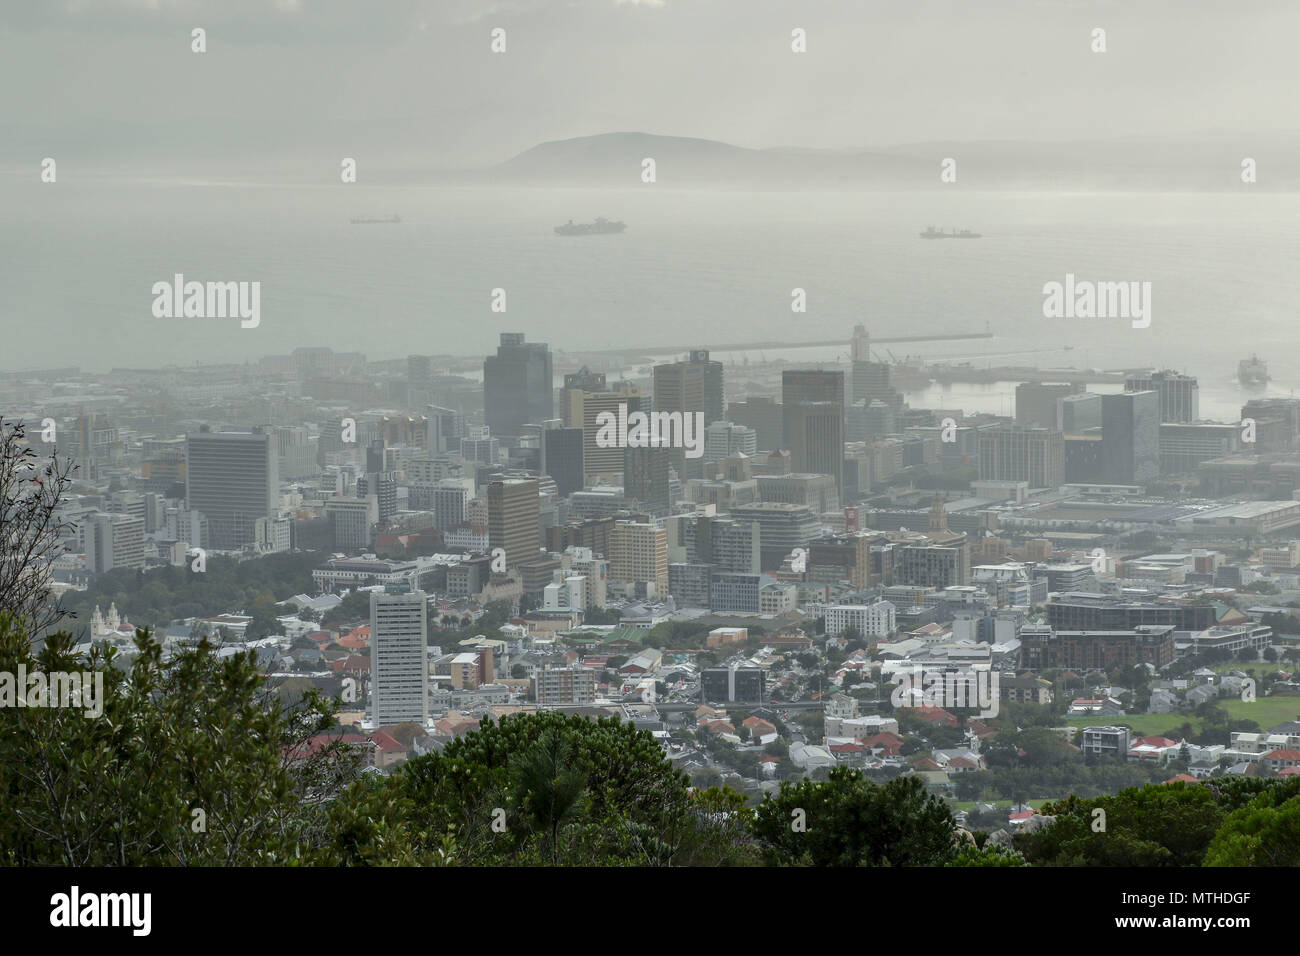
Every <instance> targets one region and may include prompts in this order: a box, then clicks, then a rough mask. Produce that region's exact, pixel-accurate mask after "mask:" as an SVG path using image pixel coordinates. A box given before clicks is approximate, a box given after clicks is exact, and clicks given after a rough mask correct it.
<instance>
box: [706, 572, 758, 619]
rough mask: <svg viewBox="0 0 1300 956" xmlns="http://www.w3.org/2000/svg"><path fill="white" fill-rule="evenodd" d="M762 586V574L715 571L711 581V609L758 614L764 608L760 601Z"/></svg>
mask: <svg viewBox="0 0 1300 956" xmlns="http://www.w3.org/2000/svg"><path fill="white" fill-rule="evenodd" d="M762 586H763V576H762V575H761V574H739V573H736V572H734V571H715V572H714V573H713V575H712V576H711V577H710V579H709V607H710V609H711V610H714V611H736V612H739V613H742V614H758V613H760V612H761V607H762V605H761V602H760V601H759V591H760V590H761V589H762Z"/></svg>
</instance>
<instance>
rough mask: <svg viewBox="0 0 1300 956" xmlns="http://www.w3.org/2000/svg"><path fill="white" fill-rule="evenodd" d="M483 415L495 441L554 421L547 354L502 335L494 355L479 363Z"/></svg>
mask: <svg viewBox="0 0 1300 956" xmlns="http://www.w3.org/2000/svg"><path fill="white" fill-rule="evenodd" d="M483 414H484V417H485V418H486V420H487V425H488V428H489V429H491V431H492V434H493V435H495V436H496V437H498V438H517V437H518V436H519V434H520V432H521V431H522V430H523V426H524V425H526V424H530V423H531V424H537V423H539V422H544V421H549V420H550V419H552V418H554V417H555V401H554V373H553V370H552V367H551V350H550V349H549V348H548V347H547V346H546V344H545V343H543V342H525V341H524V334H523V333H522V332H502V333H501V344H500V345H498V346H497V354H496V355H489V356H488V357H487V358H486V359H485V360H484V361H483Z"/></svg>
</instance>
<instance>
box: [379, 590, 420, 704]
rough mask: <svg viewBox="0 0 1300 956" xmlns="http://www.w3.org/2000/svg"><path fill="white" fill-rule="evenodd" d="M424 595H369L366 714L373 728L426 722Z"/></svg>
mask: <svg viewBox="0 0 1300 956" xmlns="http://www.w3.org/2000/svg"><path fill="white" fill-rule="evenodd" d="M427 607H428V604H427V600H426V596H425V593H424V592H423V591H412V590H410V589H409V588H406V587H404V586H401V585H393V586H389V587H387V588H385V589H384V590H383V591H371V592H370V676H371V684H370V701H371V706H370V714H371V719H372V720H373V721H374V723H375V724H376V725H377V726H380V727H384V726H389V725H392V724H401V723H406V722H414V723H418V724H420V725H421V726H424V725H425V724H426V723H427V722H428V720H429V677H428V672H429V667H428V663H427V661H426V656H425V644H426V639H425V633H426V627H427V623H428V617H427V614H428V612H427Z"/></svg>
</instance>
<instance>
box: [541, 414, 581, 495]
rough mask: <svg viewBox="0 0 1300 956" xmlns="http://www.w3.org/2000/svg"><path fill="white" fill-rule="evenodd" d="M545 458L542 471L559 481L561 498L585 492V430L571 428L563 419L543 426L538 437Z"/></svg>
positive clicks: (542, 459)
mask: <svg viewBox="0 0 1300 956" xmlns="http://www.w3.org/2000/svg"><path fill="white" fill-rule="evenodd" d="M538 439H539V441H540V444H541V455H540V458H539V461H538V469H539V470H540V471H541V472H542V473H543V474H547V475H550V476H551V477H552V478H554V479H555V488H556V490H557V491H558V493H559V495H560V497H561V498H567V497H569V495H571V494H573V493H574V492H575V491H580V490H582V487H583V485H584V483H585V477H584V475H585V472H584V470H583V469H584V465H583V455H582V452H583V434H582V429H581V428H569V427H566V426H565V425H564V423H563V422H561V421H560V420H559V419H553V420H551V421H549V422H543V423H542V429H541V431H540V432H539V434H538Z"/></svg>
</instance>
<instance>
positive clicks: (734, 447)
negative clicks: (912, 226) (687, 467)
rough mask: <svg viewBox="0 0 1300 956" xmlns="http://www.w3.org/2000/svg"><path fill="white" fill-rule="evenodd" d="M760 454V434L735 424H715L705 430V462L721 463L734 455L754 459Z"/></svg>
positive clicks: (720, 422) (719, 422)
mask: <svg viewBox="0 0 1300 956" xmlns="http://www.w3.org/2000/svg"><path fill="white" fill-rule="evenodd" d="M757 453H758V433H757V432H756V431H754V429H752V428H750V427H748V426H746V425H737V424H736V423H735V422H722V421H718V422H713V423H711V424H710V425H709V426H708V427H707V428H705V429H704V460H705V461H706V462H714V461H720V460H722V459H723V458H730V457H732V456H734V455H745V456H746V457H749V458H753V457H754V455H756V454H757Z"/></svg>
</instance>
